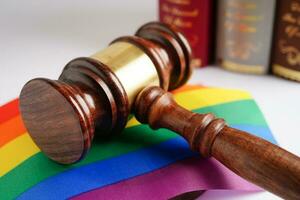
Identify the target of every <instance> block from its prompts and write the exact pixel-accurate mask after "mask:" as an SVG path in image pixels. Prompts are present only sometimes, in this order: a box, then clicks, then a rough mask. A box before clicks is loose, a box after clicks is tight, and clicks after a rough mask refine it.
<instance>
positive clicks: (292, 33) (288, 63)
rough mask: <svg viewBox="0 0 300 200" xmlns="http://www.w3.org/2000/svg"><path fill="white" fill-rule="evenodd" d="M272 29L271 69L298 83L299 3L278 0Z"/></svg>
mask: <svg viewBox="0 0 300 200" xmlns="http://www.w3.org/2000/svg"><path fill="white" fill-rule="evenodd" d="M277 8H278V9H277V15H276V19H275V27H274V33H275V35H274V46H273V54H272V59H271V62H272V69H273V72H274V73H275V74H277V75H280V76H283V77H285V78H288V79H293V80H296V81H300V1H299V0H284V1H283V0H279V1H278V6H277Z"/></svg>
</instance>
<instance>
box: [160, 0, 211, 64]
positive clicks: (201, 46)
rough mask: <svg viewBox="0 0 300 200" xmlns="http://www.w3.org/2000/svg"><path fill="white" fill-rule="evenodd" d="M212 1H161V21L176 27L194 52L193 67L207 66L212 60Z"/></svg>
mask: <svg viewBox="0 0 300 200" xmlns="http://www.w3.org/2000/svg"><path fill="white" fill-rule="evenodd" d="M212 2H213V1H211V0H159V19H160V21H161V22H164V23H167V24H172V25H175V26H177V27H178V28H179V30H180V31H181V32H182V33H183V34H184V35H185V36H186V37H187V39H188V41H189V43H190V45H191V47H192V50H193V60H192V65H193V66H199V67H200V66H206V65H208V64H209V62H210V60H211V59H210V58H211V53H210V52H211V27H212V26H211V19H212V16H211V14H212V12H211V9H212Z"/></svg>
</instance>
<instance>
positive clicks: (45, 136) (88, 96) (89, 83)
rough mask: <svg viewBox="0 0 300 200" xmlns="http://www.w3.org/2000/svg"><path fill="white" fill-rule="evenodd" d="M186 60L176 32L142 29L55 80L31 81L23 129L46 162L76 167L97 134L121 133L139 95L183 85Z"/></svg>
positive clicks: (155, 26) (152, 26) (23, 103)
mask: <svg viewBox="0 0 300 200" xmlns="http://www.w3.org/2000/svg"><path fill="white" fill-rule="evenodd" d="M190 56H191V50H190V47H189V45H188V42H187V40H186V39H185V38H184V36H183V35H182V34H180V33H179V32H178V31H177V30H176V29H175V28H174V27H171V26H169V25H166V24H162V23H158V22H151V23H148V24H145V25H144V26H142V27H141V28H139V29H138V31H137V32H136V34H135V36H126V37H121V38H118V39H116V40H114V41H113V42H112V43H111V44H110V45H109V46H108V47H107V48H106V49H104V50H102V51H100V52H98V53H96V54H94V55H92V56H91V57H81V58H76V59H74V60H72V61H71V62H69V63H68V64H67V65H66V66H65V68H64V69H63V72H62V73H61V75H60V77H59V79H58V80H49V79H45V78H37V79H33V80H31V81H29V82H28V83H27V84H26V85H25V86H24V87H23V89H22V91H21V94H20V109H21V114H22V118H23V121H24V123H25V126H26V128H27V130H28V132H29V134H30V136H31V137H32V139H33V140H34V142H35V143H36V144H37V146H38V147H39V148H40V149H41V150H42V151H43V152H44V153H45V154H46V155H47V156H48V157H49V158H51V159H52V160H54V161H56V162H59V163H63V164H70V163H74V162H77V161H79V160H80V159H82V158H83V157H84V156H85V154H86V152H87V151H88V150H89V148H90V146H91V142H92V140H93V137H94V133H95V132H97V135H102V136H109V135H112V134H117V133H120V132H121V131H122V129H123V128H124V127H125V125H126V122H127V119H128V116H129V114H130V112H131V109H132V105H133V103H134V101H135V97H136V96H137V94H138V93H139V92H140V91H141V90H142V89H144V88H145V87H147V86H160V87H161V88H163V89H164V90H172V89H175V88H177V87H179V86H181V85H183V84H184V83H185V82H186V81H187V80H188V78H189V76H190V74H191V71H192V69H191V66H190Z"/></svg>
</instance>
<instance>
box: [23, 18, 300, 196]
mask: <svg viewBox="0 0 300 200" xmlns="http://www.w3.org/2000/svg"><path fill="white" fill-rule="evenodd" d="M190 57H191V50H190V47H189V45H188V42H187V41H186V39H185V38H184V36H183V35H182V34H181V33H180V32H178V31H177V30H176V29H175V28H174V27H171V26H169V25H166V24H162V23H158V22H152V23H148V24H145V25H144V26H142V27H141V28H140V29H138V31H137V32H136V34H135V36H127V37H121V38H118V39H116V40H114V41H113V42H112V43H111V44H110V45H109V46H108V47H107V48H106V49H104V50H103V51H100V52H98V53H96V54H94V55H92V56H91V57H82V58H77V59H74V60H72V61H71V62H69V63H68V64H67V65H66V67H65V68H64V70H63V72H62V74H61V75H60V77H59V79H58V80H49V79H44V78H37V79H33V80H31V81H29V82H28V83H27V84H26V85H25V86H24V87H23V89H22V92H21V94H20V108H21V114H22V118H23V121H24V123H25V126H26V128H27V130H28V132H29V134H30V135H31V137H32V139H33V140H34V142H35V143H36V144H37V145H38V147H39V148H40V149H41V150H42V151H43V152H44V153H45V154H46V155H47V156H48V157H49V158H51V159H52V160H54V161H56V162H58V163H62V164H71V163H74V162H78V161H79V160H80V159H82V158H84V156H85V154H86V153H87V152H88V150H89V148H90V146H91V142H92V140H93V137H94V134H97V136H99V137H101V136H103V137H107V136H111V135H113V134H118V133H120V132H121V131H122V130H123V129H124V127H125V125H126V122H127V119H128V116H129V114H130V113H131V112H133V113H134V114H135V116H136V118H137V119H138V120H139V121H140V122H142V123H148V124H149V125H150V127H152V128H153V129H157V128H168V129H170V130H173V131H175V132H177V133H178V134H180V135H182V136H183V137H184V138H185V139H186V140H187V141H188V143H189V144H190V147H191V149H192V150H195V151H198V152H199V153H200V154H201V155H202V156H204V157H210V156H212V157H214V158H215V159H217V160H219V161H220V162H221V163H223V164H224V165H225V166H227V167H228V168H229V169H231V170H232V171H234V172H235V173H236V174H238V175H240V176H242V177H243V178H245V179H247V180H249V181H251V182H253V183H255V184H257V185H259V186H261V187H263V188H265V189H267V190H269V191H271V192H273V193H275V194H277V195H279V196H281V197H283V198H288V199H297V198H299V197H300V159H299V157H297V156H296V155H293V154H291V153H289V152H287V151H285V150H284V149H281V148H280V147H278V146H276V145H274V144H271V143H269V142H267V141H265V140H263V139H261V138H258V137H255V136H253V135H251V134H248V133H246V132H243V131H240V130H236V129H233V128H230V127H228V126H227V125H226V124H225V122H224V120H223V119H217V118H215V117H214V115H212V114H196V113H192V112H190V111H188V110H186V109H184V108H182V107H180V106H179V105H177V104H176V103H175V102H174V100H173V99H172V95H171V94H170V93H168V92H167V90H172V89H175V88H178V87H180V86H181V85H183V84H184V83H185V82H186V81H187V80H188V78H189V76H190V74H191V71H192V69H191V66H190ZM203 98H205V97H203ZM199 170H200V169H199Z"/></svg>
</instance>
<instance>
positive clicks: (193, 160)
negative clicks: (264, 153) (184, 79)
mask: <svg viewBox="0 0 300 200" xmlns="http://www.w3.org/2000/svg"><path fill="white" fill-rule="evenodd" d="M175 99H176V101H177V102H178V104H180V105H181V106H183V107H185V108H187V109H189V110H192V111H194V112H197V113H207V112H212V113H214V114H215V115H216V116H218V117H221V118H224V119H225V120H226V121H227V123H228V124H229V125H231V126H232V127H234V128H238V129H242V130H244V131H248V132H250V133H252V134H254V135H257V136H260V137H263V138H265V139H267V140H269V141H270V142H273V143H276V141H275V140H274V138H273V136H272V134H271V131H270V129H269V128H268V125H267V123H266V121H265V119H264V117H263V115H262V113H261V112H260V110H259V108H258V106H257V105H256V103H255V101H254V100H253V99H252V98H251V95H250V94H249V93H247V92H245V91H240V90H233V89H220V88H208V87H200V86H185V87H183V88H181V89H179V90H177V91H175ZM0 177H1V178H0V199H3V200H6V199H15V198H17V199H31V200H32V199H66V198H71V199H167V198H170V197H173V196H176V195H178V194H181V193H184V192H189V191H194V190H210V189H239V190H259V188H258V187H256V186H254V185H252V184H250V183H248V182H247V181H245V180H243V179H242V178H240V177H238V176H237V175H235V174H234V173H232V172H231V171H229V170H228V169H227V168H226V167H224V166H223V165H222V164H220V163H219V162H218V161H216V160H214V159H213V158H209V159H205V158H201V157H200V156H199V154H197V153H195V152H192V151H191V150H189V147H188V144H187V142H186V141H185V140H184V139H183V138H181V137H179V136H178V135H176V134H175V133H173V132H171V131H168V130H165V129H160V130H157V131H153V130H151V129H150V128H149V127H148V126H146V125H141V124H139V123H138V122H137V121H136V119H134V118H133V119H131V120H130V121H129V122H128V125H127V127H126V129H125V130H124V131H123V133H122V134H120V135H119V136H118V137H116V138H114V139H111V140H109V141H102V140H101V139H99V138H97V137H96V138H95V140H94V143H93V145H92V148H91V150H90V152H89V153H88V155H87V157H86V158H85V159H84V160H82V161H81V162H79V163H77V164H74V165H70V166H66V165H60V164H56V163H54V162H52V161H50V160H49V159H48V158H47V157H45V156H44V154H43V153H41V152H40V150H39V148H38V147H37V146H36V145H35V144H34V143H33V141H32V140H31V138H30V136H29V135H28V133H27V131H26V128H25V127H24V124H23V122H22V119H21V116H20V113H19V109H18V99H16V100H14V101H11V102H9V103H7V104H6V105H3V106H1V107H0Z"/></svg>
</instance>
